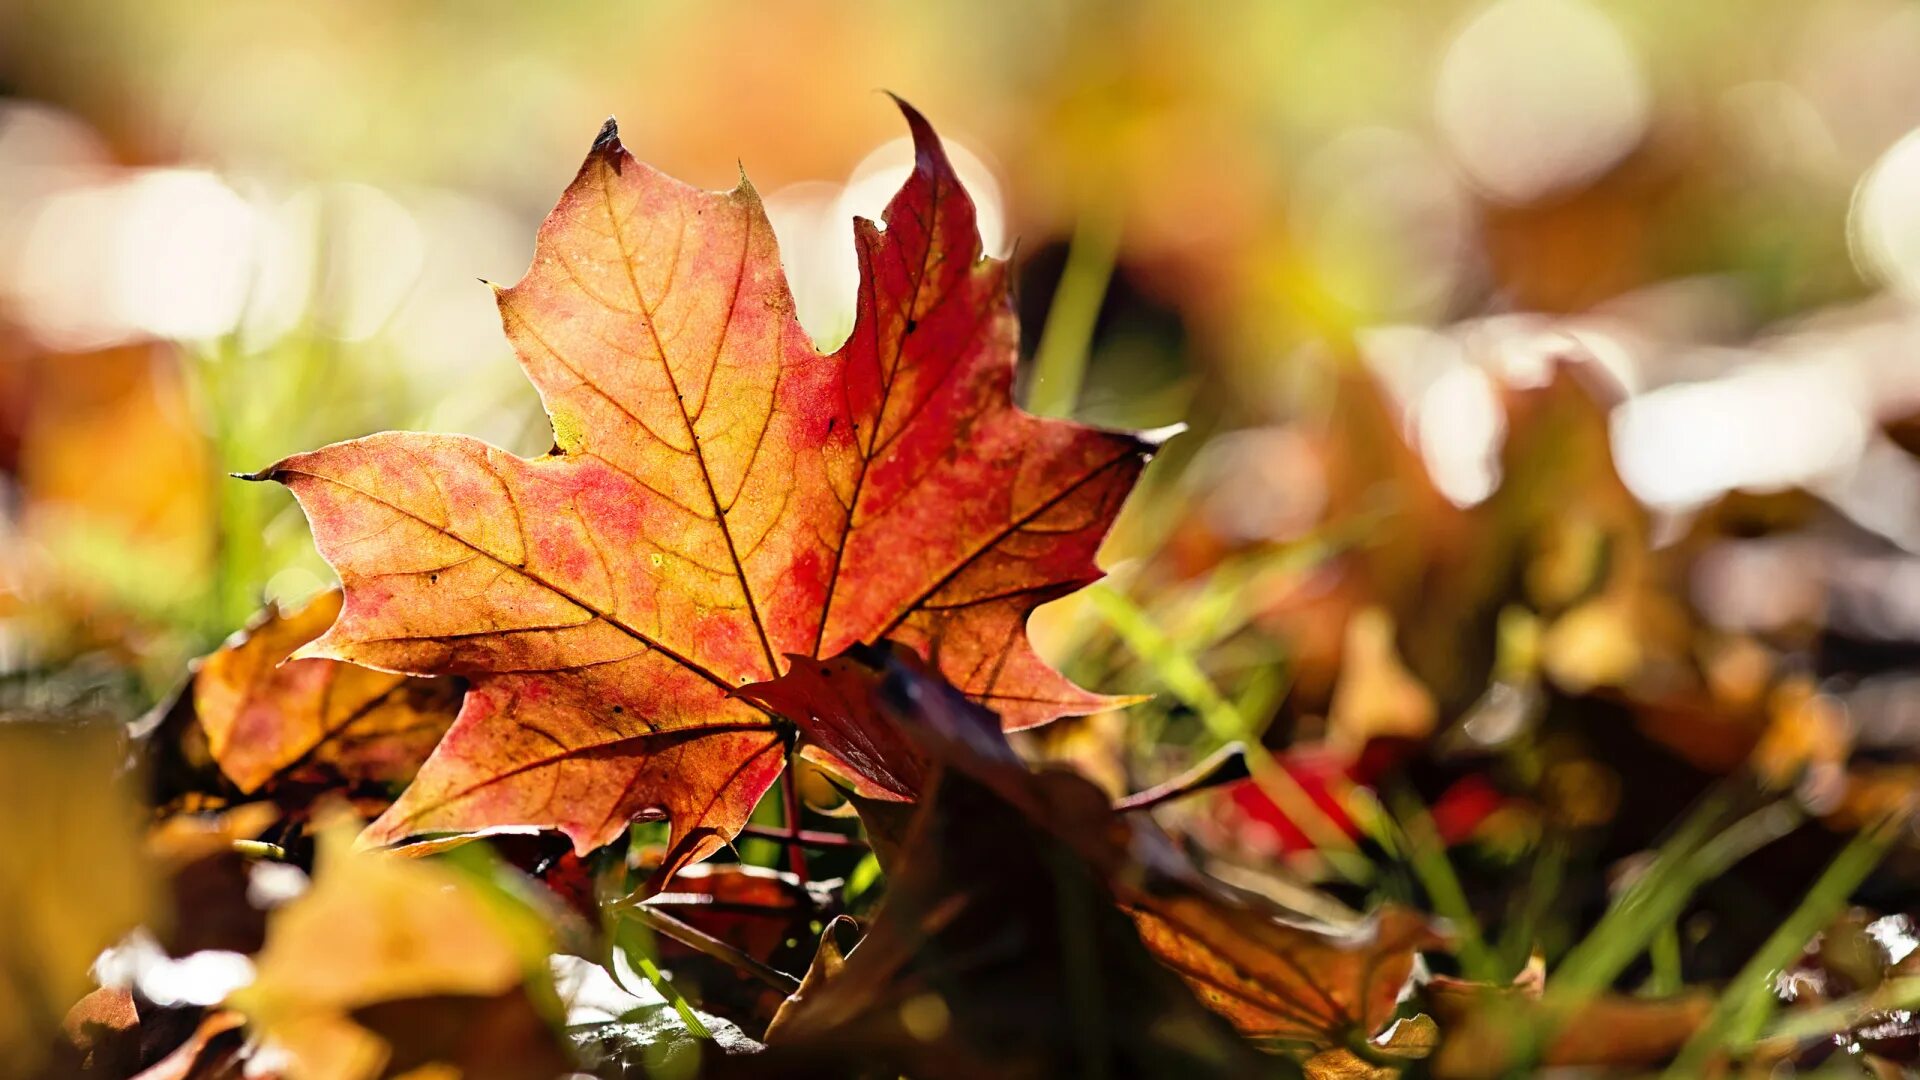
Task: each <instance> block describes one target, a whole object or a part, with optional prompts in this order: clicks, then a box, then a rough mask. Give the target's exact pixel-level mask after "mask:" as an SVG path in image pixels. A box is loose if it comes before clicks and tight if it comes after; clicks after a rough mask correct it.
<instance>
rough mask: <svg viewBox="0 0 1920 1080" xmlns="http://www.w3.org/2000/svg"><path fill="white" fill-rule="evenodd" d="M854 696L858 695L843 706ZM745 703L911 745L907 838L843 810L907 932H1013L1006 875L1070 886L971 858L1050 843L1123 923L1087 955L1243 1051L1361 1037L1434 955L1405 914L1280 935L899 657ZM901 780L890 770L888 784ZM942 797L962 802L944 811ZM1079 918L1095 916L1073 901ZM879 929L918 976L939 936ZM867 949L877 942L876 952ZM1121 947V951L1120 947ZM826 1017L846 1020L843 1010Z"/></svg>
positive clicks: (829, 665)
mask: <svg viewBox="0 0 1920 1080" xmlns="http://www.w3.org/2000/svg"><path fill="white" fill-rule="evenodd" d="M862 679H864V685H865V687H866V693H865V694H864V696H862V695H859V694H856V693H854V692H853V691H854V689H855V688H856V687H858V686H860V685H862ZM745 692H746V693H748V694H749V695H755V696H758V697H759V698H760V699H762V700H768V701H784V702H787V703H789V704H790V705H794V706H801V707H805V708H809V709H813V710H815V711H816V712H821V711H824V710H827V709H831V708H846V709H853V710H856V711H857V715H843V716H838V717H832V718H830V719H831V723H832V725H833V726H834V727H835V728H836V729H840V728H845V729H856V728H859V729H880V730H890V731H892V732H893V733H895V734H896V735H898V736H899V737H900V741H903V742H910V743H911V744H913V746H914V747H915V750H916V753H917V754H918V755H919V760H920V768H921V769H922V770H923V775H924V776H925V781H924V787H923V789H922V790H921V791H920V792H917V793H916V797H917V798H918V799H919V800H920V802H919V805H918V806H916V807H915V809H914V811H913V813H912V814H911V816H910V817H907V819H906V820H905V822H904V824H903V823H902V822H901V817H902V815H903V813H904V811H903V810H902V809H901V808H899V807H898V806H896V805H894V804H891V803H887V802H873V801H867V800H862V799H859V798H856V799H855V804H856V805H857V806H859V807H860V808H861V813H862V818H863V820H864V821H866V822H867V823H868V824H869V827H870V832H871V831H873V826H874V825H875V824H876V823H878V825H879V831H878V834H877V835H875V851H876V853H877V854H878V855H879V856H880V859H881V862H882V864H883V865H885V866H887V867H888V870H889V881H890V892H889V900H888V904H889V905H894V899H893V898H894V897H895V896H897V895H899V894H900V892H901V891H902V890H903V889H910V888H921V889H925V890H927V893H928V895H924V896H920V897H919V898H918V899H916V900H912V901H902V902H901V904H903V905H910V906H913V907H912V908H911V909H913V910H917V911H919V912H920V913H921V914H920V915H919V916H916V917H923V918H932V917H934V915H938V917H939V918H940V919H946V918H955V919H963V918H967V917H969V916H968V915H967V914H966V913H967V912H972V911H975V910H980V911H983V912H985V911H996V910H997V911H999V912H1000V913H1001V916H1000V917H1002V918H1012V917H1015V916H1014V913H1015V912H1019V911H1022V910H1024V907H1025V905H1028V904H1033V903H1037V902H1036V901H1033V900H1031V899H1018V898H1016V897H1015V896H1013V895H1010V893H1011V892H1012V890H1013V889H1014V883H1009V882H1006V881H1004V880H1001V879H1000V875H1007V874H1012V875H1013V876H1014V877H1015V878H1017V879H1018V881H1019V882H1020V885H1019V888H1021V889H1024V890H1034V889H1042V888H1061V889H1065V888H1067V887H1068V884H1070V882H1063V881H1052V882H1051V884H1049V880H1050V879H1049V878H1048V873H1052V871H1049V872H1048V873H1042V872H1039V871H1034V870H1025V869H1022V870H1017V871H1016V869H1015V867H1014V864H1013V862H1007V861H1001V862H998V863H996V858H995V857H994V856H993V855H992V854H991V853H990V852H988V851H985V850H983V851H982V852H980V853H979V854H978V856H977V861H972V858H973V857H970V856H968V855H967V854H966V852H967V851H968V850H969V845H978V846H980V847H982V848H987V847H988V846H990V844H991V843H995V842H997V843H999V844H1002V845H1006V846H1007V851H1006V852H1005V853H1004V856H1003V859H1004V860H1014V861H1017V859H1018V858H1024V857H1026V856H1024V855H1021V856H1016V854H1015V853H1014V851H1013V849H1012V847H1011V845H1014V844H1015V843H1016V842H1018V843H1019V844H1023V845H1025V844H1031V845H1038V846H1039V847H1040V848H1041V849H1043V850H1050V849H1048V848H1047V847H1046V845H1048V844H1051V843H1058V844H1060V845H1062V846H1063V850H1064V851H1065V852H1070V853H1071V856H1072V859H1071V865H1072V866H1073V867H1074V868H1075V869H1074V870H1073V873H1076V874H1077V873H1087V874H1091V875H1092V880H1093V881H1094V882H1096V883H1097V889H1098V892H1099V895H1100V896H1101V897H1102V904H1099V905H1093V906H1091V907H1088V908H1086V909H1085V910H1086V911H1087V912H1097V913H1103V912H1106V911H1107V910H1108V908H1109V906H1117V907H1118V908H1119V909H1120V910H1121V911H1123V912H1124V913H1125V914H1126V915H1127V916H1128V917H1129V918H1130V920H1131V922H1132V923H1133V927H1132V932H1131V933H1128V934H1126V935H1124V938H1121V937H1119V936H1116V937H1115V939H1114V940H1111V941H1110V940H1106V939H1105V938H1104V937H1103V938H1102V941H1101V944H1100V946H1099V950H1100V955H1102V956H1106V957H1115V958H1120V957H1124V956H1126V955H1127V952H1126V950H1128V949H1130V948H1131V947H1132V946H1131V943H1132V942H1135V941H1138V942H1140V943H1143V944H1144V945H1145V946H1146V952H1147V954H1148V955H1151V956H1152V957H1153V958H1154V959H1155V960H1157V961H1158V962H1159V964H1161V965H1164V966H1165V967H1166V968H1170V969H1171V970H1172V971H1173V972H1175V973H1177V974H1178V975H1179V976H1180V977H1181V978H1182V979H1183V980H1184V981H1185V982H1186V983H1187V985H1188V987H1189V988H1190V992H1191V993H1192V994H1193V995H1195V996H1197V998H1198V1000H1200V1001H1201V1002H1203V1003H1205V1004H1206V1005H1208V1006H1209V1007H1211V1009H1212V1010H1213V1011H1214V1012H1216V1013H1218V1014H1219V1015H1221V1016H1223V1017H1225V1018H1226V1019H1227V1020H1229V1021H1231V1022H1232V1024H1233V1026H1234V1027H1235V1028H1236V1029H1237V1030H1238V1031H1239V1032H1240V1034H1242V1035H1244V1036H1248V1037H1252V1038H1257V1039H1262V1040H1270V1041H1275V1042H1279V1041H1286V1042H1291V1043H1298V1044H1306V1045H1308V1046H1312V1047H1329V1046H1341V1045H1346V1043H1347V1040H1348V1039H1349V1038H1350V1037H1356V1036H1357V1037H1359V1038H1369V1037H1372V1036H1373V1035H1374V1034H1375V1033H1376V1032H1378V1031H1379V1029H1380V1028H1381V1027H1383V1026H1385V1024H1386V1023H1387V1021H1388V1020H1389V1019H1391V1017H1392V1014H1393V1010H1394V1004H1395V1002H1396V1001H1397V1000H1398V999H1399V997H1400V995H1401V994H1402V992H1403V991H1404V990H1405V989H1406V987H1407V984H1408V980H1409V978H1410V977H1411V975H1412V973H1413V969H1414V964H1415V962H1416V954H1417V953H1418V952H1419V951H1421V950H1422V949H1426V948H1432V947H1437V946H1439V945H1441V944H1443V938H1442V937H1441V935H1440V934H1438V933H1437V932H1436V931H1435V929H1434V928H1433V927H1432V925H1431V924H1430V923H1429V922H1428V921H1427V920H1426V919H1425V918H1424V917H1422V916H1420V915H1418V914H1416V913H1414V912H1411V911H1408V910H1405V909H1400V908H1386V909H1383V910H1381V911H1380V912H1378V913H1376V915H1375V916H1374V917H1373V918H1371V919H1367V920H1363V921H1361V922H1359V923H1356V924H1354V925H1352V926H1347V927H1332V926H1320V925H1315V924H1311V923H1309V922H1307V921H1305V920H1301V919H1299V918H1297V917H1294V918H1289V917H1287V916H1286V915H1285V914H1284V913H1282V912H1280V911H1279V910H1278V909H1277V908H1276V907H1274V906H1273V905H1270V904H1267V903H1265V902H1263V901H1262V900H1260V899H1259V898H1257V897H1254V896H1252V895H1250V894H1244V893H1241V892H1239V891H1237V890H1233V889H1230V888H1228V887H1227V886H1225V885H1223V884H1221V883H1219V882H1216V881H1212V880H1210V879H1207V878H1205V877H1204V876H1202V875H1201V874H1200V873H1199V872H1198V871H1197V870H1195V869H1194V868H1193V867H1192V866H1191V864H1190V863H1188V862H1187V861H1186V860H1185V859H1184V858H1183V857H1182V856H1180V855H1179V853H1178V852H1177V851H1175V850H1174V848H1173V845H1172V843H1171V841H1170V840H1169V839H1168V838H1167V837H1166V835H1165V834H1164V833H1161V832H1159V831H1158V830H1157V829H1156V828H1154V827H1153V826H1152V824H1151V822H1149V821H1144V820H1141V819H1142V817H1143V816H1142V815H1134V814H1126V813H1116V812H1115V811H1114V808H1113V806H1112V804H1111V803H1110V801H1109V800H1108V799H1107V797H1106V796H1105V795H1104V794H1103V793H1102V792H1101V791H1100V790H1099V789H1098V788H1096V787H1094V786H1093V785H1092V784H1091V783H1089V782H1088V781H1087V780H1085V779H1084V778H1082V777H1080V776H1078V775H1075V774H1072V773H1068V772H1064V771H1060V770H1046V771H1041V772H1033V771H1030V770H1028V769H1027V767H1026V766H1025V765H1024V764H1023V763H1022V762H1021V761H1020V759H1019V758H1018V757H1017V756H1016V755H1015V754H1014V753H1013V750H1012V748H1011V747H1010V746H1009V745H1008V743H1007V740H1006V737H1005V735H1004V734H1003V733H1002V732H1001V730H1000V727H999V725H998V724H996V723H994V722H993V718H992V714H991V713H989V712H987V711H986V710H985V709H983V708H981V707H980V706H979V705H978V704H975V703H973V702H971V701H968V700H967V699H966V698H964V697H962V696H961V695H960V694H958V693H956V692H955V691H954V690H953V689H952V688H950V687H947V686H945V685H944V684H942V683H941V682H940V681H939V679H938V678H937V676H935V675H934V674H933V673H931V672H929V671H928V670H927V669H926V666H925V665H924V664H923V663H922V662H921V661H919V659H918V658H917V657H916V656H914V655H913V654H911V653H909V652H906V651H905V650H902V649H898V648H891V649H889V648H874V649H856V650H852V651H850V652H849V653H848V654H847V655H845V656H842V657H837V658H835V659H833V660H830V661H827V662H825V663H816V664H810V665H807V666H805V667H796V668H795V669H794V670H792V671H791V672H789V673H788V674H787V675H786V676H783V677H782V679H781V680H779V681H778V683H777V684H776V685H774V686H772V687H757V686H756V687H750V688H748V690H747V691H745ZM906 771H907V770H906V769H905V768H895V769H893V770H892V772H893V774H894V775H904V774H905V773H906ZM975 789H979V790H978V791H975ZM950 790H959V791H961V792H962V793H968V792H971V794H964V798H962V796H949V795H947V794H945V793H946V792H948V791H950ZM942 799H961V801H962V802H964V804H965V805H964V806H956V805H951V804H943V805H940V806H938V807H937V808H934V809H929V802H934V803H939V802H941V800H942ZM955 819H958V820H955ZM975 830H978V832H976V831H975ZM1031 834H1038V835H1031ZM1033 857H1034V858H1039V857H1040V856H1037V855H1036V856H1033ZM1062 858H1063V856H1062V855H1060V854H1058V853H1055V854H1051V855H1047V856H1046V859H1047V860H1050V861H1048V862H1047V864H1046V865H1047V866H1049V867H1055V868H1056V869H1057V868H1058V867H1059V866H1061V865H1065V864H1063V863H1062V862H1061V859H1062ZM963 860H965V861H963ZM956 863H959V864H960V865H955V864H956ZM996 866H998V869H996ZM1062 872H1064V871H1062ZM915 875H921V876H915ZM941 875H948V876H946V877H942V876H941ZM936 882H937V883H939V884H936ZM982 893H987V894H990V895H991V896H992V900H991V902H989V901H987V900H984V899H978V898H977V894H982ZM1063 902H1064V901H1063ZM1075 902H1076V903H1091V901H1087V900H1086V899H1085V898H1079V899H1076V900H1075ZM943 905H945V906H943ZM1103 905H1104V906H1103ZM887 910H893V908H891V907H890V908H888V909H883V921H884V920H885V915H884V912H885V911H887ZM1050 910H1057V909H1050ZM1075 910H1076V911H1079V910H1081V909H1078V908H1076V909H1075ZM929 913H932V914H929ZM980 917H981V918H986V917H987V916H986V915H984V914H983V915H981V916H980ZM1081 917H1085V918H1095V917H1100V918H1104V917H1105V916H1104V915H1103V914H1102V915H1097V916H1096V915H1095V914H1086V915H1084V916H1081ZM886 925H887V926H889V927H893V930H892V931H890V932H896V933H899V934H901V935H904V936H905V938H906V940H905V941H904V942H903V943H900V944H899V945H898V947H899V949H900V955H899V956H898V957H897V958H896V959H895V961H893V962H894V963H896V964H898V965H901V966H902V967H903V968H911V967H913V966H914V965H917V964H919V963H921V962H922V961H921V960H920V959H916V958H914V957H915V956H916V951H917V950H919V949H921V948H923V947H925V946H926V943H925V940H923V939H926V938H929V937H934V936H937V933H936V931H935V930H933V929H927V928H924V927H923V928H922V929H920V930H913V931H909V930H908V929H905V928H901V927H896V926H894V924H892V923H886ZM978 932H981V933H984V932H985V931H984V929H982V930H980V931H978ZM1029 932H1030V933H1034V934H1046V933H1052V932H1053V931H1050V930H1044V929H1033V930H1030V931H1029ZM1090 932H1091V931H1090ZM1109 932H1110V931H1107V930H1102V931H1101V933H1102V934H1106V933H1109ZM1113 933H1115V934H1116V935H1117V932H1113ZM880 934H881V931H880V928H879V927H878V926H876V929H875V930H874V935H875V936H880ZM883 940H886V939H884V938H883ZM1121 940H1124V941H1125V942H1126V943H1127V944H1125V945H1122V944H1119V943H1117V942H1119V941H1121ZM866 947H867V946H865V945H862V946H861V949H859V950H856V951H855V952H854V953H853V954H852V955H851V956H850V957H849V958H848V961H847V962H848V965H849V970H850V971H851V970H852V969H853V967H854V966H855V965H861V966H862V967H864V965H865V964H866V963H868V962H869V961H863V960H862V957H863V954H864V950H865V949H866ZM891 947H892V946H889V948H891ZM1114 950H1119V951H1117V952H1116V951H1114ZM882 951H884V950H882ZM1115 962H1116V963H1117V962H1119V960H1117V959H1116V960H1115ZM885 977H886V978H893V977H894V976H893V975H887V976H885ZM1020 977H1021V978H1025V979H1028V980H1032V979H1035V978H1039V977H1040V976H1038V975H1035V974H1032V973H1022V974H1021V976H1020ZM1116 978H1117V977H1116V976H1109V975H1102V976H1100V977H1099V978H1097V979H1095V980H1094V981H1095V982H1099V983H1101V984H1102V985H1104V984H1106V983H1110V982H1112V981H1114V980H1115V979H1116ZM855 992H856V991H848V993H855ZM949 1004H950V1005H951V1007H952V1008H954V1009H959V1008H963V1007H967V1006H963V1005H960V1004H957V1003H953V1002H950V1003H949ZM838 1007H839V1008H842V1009H847V1008H851V1007H852V1006H851V1005H850V1004H847V1003H845V1002H843V1003H842V1004H841V1005H840V1006H838ZM812 1008H813V1009H820V1010H824V1009H826V1008H827V1006H824V1005H815V1006H813V1007H812ZM1106 1022H1107V1021H1104V1020H1103V1021H1102V1023H1106Z"/></svg>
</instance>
